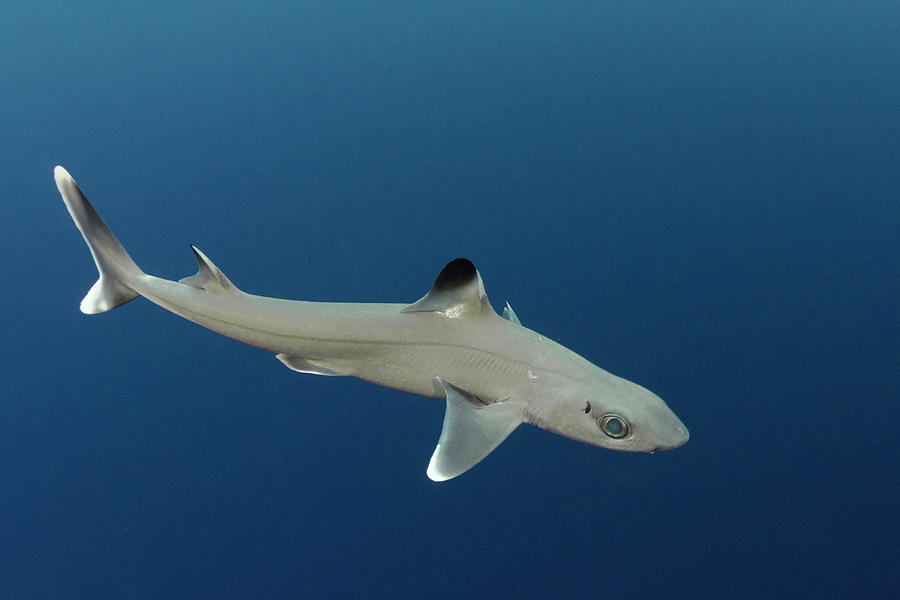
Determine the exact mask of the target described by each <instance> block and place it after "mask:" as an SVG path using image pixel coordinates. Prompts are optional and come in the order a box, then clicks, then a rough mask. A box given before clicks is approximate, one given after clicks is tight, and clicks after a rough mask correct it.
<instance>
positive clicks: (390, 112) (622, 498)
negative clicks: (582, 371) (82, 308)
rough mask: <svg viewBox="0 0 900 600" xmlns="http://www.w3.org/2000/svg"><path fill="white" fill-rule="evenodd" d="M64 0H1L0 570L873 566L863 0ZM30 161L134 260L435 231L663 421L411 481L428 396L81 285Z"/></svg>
mask: <svg viewBox="0 0 900 600" xmlns="http://www.w3.org/2000/svg"><path fill="white" fill-rule="evenodd" d="M10 4H11V6H10ZM78 4H81V5H86V6H81V7H80V8H75V7H74V5H73V3H64V2H58V3H25V2H13V3H8V4H7V5H5V8H3V9H0V81H2V85H0V152H2V162H0V165H2V173H3V178H2V182H3V187H4V190H3V194H2V198H3V205H4V207H5V209H6V210H5V217H4V218H3V219H2V220H0V235H2V239H3V249H4V251H3V252H2V254H0V265H2V277H3V285H2V286H0V294H2V306H3V307H4V309H5V318H4V319H3V320H2V327H3V331H2V343H3V346H4V347H3V356H4V357H5V369H4V377H3V392H2V401H0V540H2V542H0V597H2V598H103V597H108V598H179V597H180V598H197V597H215V598H262V597H353V596H356V597H398V596H404V595H405V596H407V597H433V598H445V597H447V598H449V597H473V596H474V597H501V596H503V597H511V596H513V597H533V598H547V597H553V596H555V597H559V596H564V597H571V598H581V597H602V598H619V597H622V596H623V595H626V594H627V595H628V597H647V598H650V597H654V598H712V597H731V598H741V597H744V598H776V597H781V598H787V597H793V598H796V597H810V598H812V597H815V598H827V597H836V598H853V597H859V598H888V597H897V596H898V594H900V570H898V562H897V557H898V552H900V547H898V546H900V543H898V539H900V511H898V508H897V501H898V499H900V475H898V451H900V441H898V421H900V409H898V400H900V384H898V372H900V350H898V341H900V314H898V312H900V311H898V305H897V303H898V300H897V299H898V296H900V242H898V240H900V166H898V165H900V160H898V159H900V104H898V98H900V62H898V57H900V36H898V35H897V23H898V22H900V5H898V4H897V3H896V2H887V1H883V2H882V1H871V2H849V1H835V2H824V3H823V2H793V1H787V2H785V1H778V2H775V1H773V2H756V3H725V2H718V1H716V2H691V3H668V2H666V3H664V2H650V3H631V2H619V3H613V2H587V1H585V2H576V1H568V0H563V1H555V2H547V3H534V2H529V3H525V2H453V3H426V2H335V1H334V0H330V1H328V2H315V3H307V2H295V3H293V2H254V3H237V2H224V3H223V2H181V3H163V5H161V6H160V5H157V3H131V2H125V3H113V2H104V3H99V2H85V3H78ZM16 5H19V6H16ZM251 5H252V6H251ZM55 164H62V165H64V166H65V167H66V168H68V169H69V170H70V171H71V172H72V174H73V175H74V176H75V178H76V179H77V180H78V182H79V183H80V184H81V186H82V188H83V189H84V190H85V192H86V193H87V195H88V197H89V198H91V199H92V201H93V202H94V205H95V206H96V208H97V209H98V211H99V212H100V213H101V214H102V215H103V217H104V218H105V219H106V221H107V222H108V223H109V224H110V226H111V227H112V229H113V230H114V231H115V232H116V234H117V235H118V237H119V239H120V240H122V242H123V244H124V245H125V246H126V247H127V248H128V249H129V251H130V252H131V254H132V256H133V257H134V258H135V260H136V261H137V262H138V263H139V264H140V265H141V266H142V268H143V269H144V270H145V271H147V272H149V273H153V274H156V275H160V276H164V277H167V278H172V279H178V278H180V277H183V276H185V275H188V274H191V273H192V272H193V271H194V270H195V264H194V261H193V258H192V256H191V253H190V251H189V248H188V245H187V244H188V243H195V244H197V245H198V246H199V247H200V248H202V249H203V250H204V251H205V252H206V253H207V254H208V255H209V256H210V257H211V258H212V259H213V260H214V261H215V262H216V263H217V264H218V265H219V266H220V267H221V268H222V269H223V270H224V271H225V273H226V274H228V276H229V277H230V278H231V279H232V281H234V282H235V283H236V284H237V285H238V286H240V287H241V288H242V289H245V290H248V291H252V292H255V293H260V294H265V295H273V296H280V297H287V298H299V299H310V300H344V301H396V302H403V301H413V300H415V299H417V298H419V297H420V296H421V295H422V294H423V293H424V292H425V291H426V290H427V288H428V286H429V285H430V283H431V281H432V280H433V278H434V276H435V275H436V274H437V272H438V271H439V270H440V268H441V267H442V266H443V265H444V263H446V262H447V261H448V260H450V259H452V258H454V257H456V256H466V257H469V258H471V259H472V260H473V261H474V262H475V264H476V265H477V266H478V267H479V269H480V271H481V274H482V276H483V277H484V281H485V285H486V288H487V292H488V294H489V296H490V298H491V299H492V302H493V304H494V306H495V307H498V306H500V307H502V305H503V302H504V301H505V300H509V301H510V302H511V303H512V304H513V306H514V307H515V309H516V311H517V312H518V314H519V316H520V317H521V319H522V321H523V323H524V324H525V325H527V326H529V327H531V328H533V329H535V330H537V331H540V332H542V333H543V334H545V335H547V336H549V337H551V338H554V339H556V340H559V341H560V342H562V343H563V344H565V345H567V346H569V347H570V348H572V349H573V350H576V351H577V352H579V353H581V354H583V355H585V356H586V357H588V358H590V359H591V360H593V361H594V362H596V363H597V364H599V365H600V366H602V367H604V368H606V369H608V370H610V371H612V372H614V373H616V374H618V375H621V376H624V377H627V378H629V379H632V380H635V381H637V382H639V383H641V384H643V385H645V386H647V387H649V388H650V389H652V390H654V391H655V392H657V393H658V394H659V395H660V396H662V397H663V398H664V399H666V401H667V402H668V404H669V405H670V406H671V407H672V408H673V409H674V410H675V411H676V412H677V413H678V415H679V416H680V417H681V418H682V420H683V421H684V422H685V423H686V424H687V426H688V427H689V428H690V430H691V435H692V437H691V441H690V442H689V443H688V445H687V446H685V447H683V448H680V449H677V450H673V451H670V452H662V453H658V454H655V455H652V456H649V455H634V454H627V453H617V452H611V451H607V450H601V449H598V448H594V447H590V446H587V445H583V444H577V443H574V442H572V441H570V440H567V439H564V438H562V437H559V436H555V435H552V434H550V433H548V432H545V431H541V430H538V429H536V428H532V427H521V428H520V429H518V430H517V431H516V432H515V433H514V434H513V435H512V436H511V437H510V438H509V439H508V440H507V441H506V442H505V443H504V444H503V445H502V446H500V448H499V449H498V450H497V451H495V452H494V453H493V454H492V455H491V456H489V457H488V458H487V459H486V460H485V461H484V462H482V463H481V464H479V465H478V466H477V467H475V468H474V469H473V470H471V471H470V472H468V473H466V474H465V475H463V476H462V477H460V478H458V479H455V480H452V481H449V482H446V483H443V484H435V483H433V482H431V481H429V480H428V479H427V478H426V476H425V467H426V465H427V462H428V458H429V457H430V455H431V452H432V450H433V448H434V444H435V442H436V440H437V437H438V435H439V432H440V427H441V421H442V417H443V405H442V403H441V402H438V401H435V400H431V399H424V398H419V397H415V396H411V395H408V394H404V393H401V392H398V391H394V390H389V389H383V388H379V387H376V386H373V385H370V384H367V383H364V382H361V381H357V380H354V379H346V378H324V377H313V376H302V375H298V374H296V373H293V372H291V371H289V370H288V369H286V368H284V367H283V366H282V365H281V364H280V363H279V362H278V361H277V360H275V358H274V357H273V356H271V355H269V354H267V353H265V352H262V351H260V350H257V349H255V348H251V347H247V346H242V345H240V344H237V343H235V342H233V341H231V340H228V339H225V338H222V337H219V336H216V335H215V334H212V333H210V332H208V331H206V330H203V329H201V328H199V327H196V326H194V325H191V324H189V323H187V322H185V321H182V320H180V319H178V318H176V317H174V316H172V315H171V314H168V313H166V312H164V311H161V310H159V309H158V308H156V307H155V306H153V305H151V304H150V303H148V302H146V301H143V300H138V301H135V302H133V303H131V304H128V305H126V306H124V307H122V308H120V309H117V310H114V311H112V312H109V313H106V314H103V315H97V316H92V317H88V316H84V315H82V314H80V313H79V312H78V303H79V301H80V299H81V297H82V296H83V295H84V293H86V291H87V290H88V288H89V287H90V285H91V284H92V283H93V282H94V279H95V277H96V273H95V270H94V267H93V264H92V262H91V260H90V256H89V254H88V251H87V249H86V248H85V247H84V245H83V243H82V241H81V238H80V236H79V235H78V233H77V231H76V230H75V228H74V227H73V226H72V223H71V221H70V219H69V217H68V215H67V213H66V211H65V209H64V207H63V205H62V202H61V201H60V199H59V196H58V194H57V191H56V189H55V186H54V184H53V181H52V177H51V169H52V167H53V165H55Z"/></svg>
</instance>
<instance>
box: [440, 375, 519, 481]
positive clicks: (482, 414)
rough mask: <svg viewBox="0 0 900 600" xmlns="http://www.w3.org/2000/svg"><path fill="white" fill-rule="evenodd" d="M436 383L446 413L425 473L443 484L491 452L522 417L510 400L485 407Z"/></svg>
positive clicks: (446, 384) (443, 383) (460, 391)
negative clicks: (443, 400) (442, 391)
mask: <svg viewBox="0 0 900 600" xmlns="http://www.w3.org/2000/svg"><path fill="white" fill-rule="evenodd" d="M437 380H438V382H439V383H440V384H441V386H442V387H443V388H444V394H445V395H446V396H447V411H446V413H444V425H443V427H442V428H441V437H440V439H438V443H437V447H436V448H435V449H434V454H432V456H431V460H430V461H429V463H428V471H427V474H428V478H429V479H431V480H432V481H446V480H447V479H452V478H453V477H456V476H457V475H461V474H463V473H465V472H466V471H468V470H469V469H471V468H472V467H474V466H475V465H477V464H478V463H479V462H481V461H482V460H483V459H484V457H486V456H487V455H488V454H490V453H491V452H493V451H494V449H495V448H496V447H497V446H499V445H500V444H501V443H502V442H503V440H505V439H506V438H507V437H508V436H509V434H510V433H512V432H513V430H514V429H515V428H516V427H518V426H519V425H520V424H521V423H522V421H523V414H522V407H521V406H518V405H516V404H513V403H512V401H510V400H505V401H501V402H494V403H493V404H485V403H484V402H483V401H482V400H481V399H480V398H478V397H477V396H475V395H473V394H470V393H469V392H467V391H465V390H463V389H461V388H458V387H456V386H455V385H453V384H452V383H450V382H448V381H445V380H444V379H443V378H441V377H438V378H437Z"/></svg>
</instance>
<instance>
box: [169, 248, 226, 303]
mask: <svg viewBox="0 0 900 600" xmlns="http://www.w3.org/2000/svg"><path fill="white" fill-rule="evenodd" d="M191 250H193V252H194V258H196V259H197V265H198V267H199V268H198V270H197V274H196V275H191V276H190V277H185V278H184V279H181V280H179V282H178V283H184V284H187V285H189V286H191V287H195V288H200V289H202V290H206V291H207V292H228V291H238V289H237V287H236V286H235V285H234V284H233V283H231V281H229V280H228V278H227V277H225V273H223V272H222V271H221V270H220V269H219V267H217V266H216V265H215V264H214V263H213V261H211V260H209V258H208V257H207V256H206V255H205V254H203V252H201V251H200V248H198V247H197V246H194V245H193V244H191Z"/></svg>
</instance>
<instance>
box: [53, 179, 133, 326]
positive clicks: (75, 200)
mask: <svg viewBox="0 0 900 600" xmlns="http://www.w3.org/2000/svg"><path fill="white" fill-rule="evenodd" d="M53 177H54V179H56V187H57V188H59V193H60V194H61V195H62V199H63V202H65V203H66V208H68V209H69V214H70V215H72V220H73V221H75V226H76V227H78V230H79V231H81V235H82V236H83V237H84V241H85V242H87V245H88V248H90V250H91V254H92V255H93V256H94V262H95V263H96V264H97V271H99V273H100V278H99V279H98V280H97V283H95V284H94V286H93V287H92V288H91V289H90V291H89V292H88V293H87V295H86V296H85V297H84V299H83V300H82V301H81V312H83V313H85V314H88V315H93V314H97V313H102V312H106V311H108V310H112V309H113V308H115V307H117V306H121V305H122V304H125V303H126V302H128V301H129V300H134V299H135V298H137V297H138V293H137V292H135V291H134V290H132V289H131V288H130V287H129V285H128V282H129V281H131V280H133V279H135V278H136V277H139V276H141V275H143V272H142V271H141V270H140V268H138V266H137V265H136V264H135V262H134V261H133V260H131V257H130V256H128V252H126V251H125V248H123V247H122V244H120V243H119V240H117V239H116V236H114V235H113V233H112V231H110V230H109V227H107V226H106V223H104V222H103V219H101V218H100V215H98V214H97V212H96V211H95V210H94V207H93V206H91V203H90V202H88V199H87V198H85V196H84V194H83V193H82V192H81V190H80V189H79V188H78V184H76V183H75V180H74V179H72V176H71V175H69V172H68V171H66V170H65V169H64V168H62V167H60V166H57V167H56V168H55V169H53Z"/></svg>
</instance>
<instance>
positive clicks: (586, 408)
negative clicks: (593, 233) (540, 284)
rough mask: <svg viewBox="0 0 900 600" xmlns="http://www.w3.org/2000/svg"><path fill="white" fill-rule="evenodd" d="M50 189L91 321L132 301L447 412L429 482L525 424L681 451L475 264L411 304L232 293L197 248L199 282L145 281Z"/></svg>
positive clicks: (658, 410) (88, 215)
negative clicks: (86, 270) (536, 326)
mask: <svg viewBox="0 0 900 600" xmlns="http://www.w3.org/2000/svg"><path fill="white" fill-rule="evenodd" d="M53 174H54V179H55V181H56V186H57V188H58V189H59V193H60V194H61V196H62V199H63V202H64V203H65V205H66V208H67V209H68V211H69V214H70V215H71V217H72V219H73V220H74V222H75V225H76V227H77V228H78V230H79V231H80V232H81V235H82V236H83V237H84V241H85V242H86V243H87V246H88V248H89V249H90V252H91V254H92V256H93V258H94V263H95V265H96V267H97V271H98V272H99V277H98V279H97V281H96V283H94V285H93V286H92V287H91V288H90V290H89V291H88V293H87V295H86V296H85V297H84V299H83V300H82V301H81V305H80V308H81V312H83V313H85V314H98V313H103V312H106V311H109V310H111V309H113V308H116V307H118V306H121V305H123V304H125V303H126V302H129V301H131V300H133V299H135V298H137V297H138V296H142V297H144V298H146V299H147V300H149V301H150V302H152V303H154V304H157V305H158V306H160V307H162V308H164V309H166V310H168V311H170V312H172V313H175V314H176V315H178V316H181V317H183V318H185V319H188V320H189V321H192V322H194V323H196V324H198V325H201V326H203V327H206V328H207V329H210V330H212V331H215V332H217V333H220V334H222V335H225V336H227V337H230V338H233V339H235V340H238V341H240V342H244V343H246V344H250V345H253V346H256V347H259V348H262V349H265V350H267V351H269V352H273V353H275V355H276V357H277V358H278V360H280V361H281V362H282V363H283V364H284V365H285V366H286V367H288V368H290V369H292V370H294V371H297V372H299V373H310V374H316V375H329V376H352V377H357V378H360V379H363V380H365V381H369V382H372V383H375V384H378V385H382V386H387V387H390V388H395V389H398V390H403V391H406V392H411V393H412V394H417V395H420V396H426V397H431V398H438V399H443V400H444V401H445V403H446V404H445V413H444V420H443V425H442V427H441V432H440V436H439V438H438V442H437V446H436V447H435V449H434V452H433V453H432V456H431V459H430V461H429V463H428V467H427V469H426V474H427V476H428V477H429V478H430V479H431V480H433V481H445V480H448V479H451V478H454V477H456V476H458V475H461V474H462V473H465V472H466V471H468V470H469V469H470V468H472V467H473V466H475V465H476V464H478V463H479V462H481V461H482V460H483V459H484V458H485V457H487V456H488V455H489V454H490V453H491V452H493V451H494V449H496V448H497V447H498V446H499V445H500V444H501V443H502V442H503V441H504V440H505V439H506V438H507V437H508V436H509V435H510V434H511V433H512V432H513V431H514V430H515V429H516V428H517V427H518V426H519V425H521V424H523V423H526V424H529V425H534V426H537V427H539V428H543V429H546V430H549V431H551V432H553V433H557V434H559V435H562V436H565V437H567V438H571V439H573V440H576V441H580V442H584V443H587V444H591V445H593V446H599V447H602V448H608V449H612V450H623V451H631V452H650V453H652V452H656V451H658V450H668V449H672V448H677V447H679V446H682V445H683V444H685V443H686V442H687V441H688V438H689V433H688V430H687V428H686V427H685V426H684V424H683V423H682V422H681V420H680V419H679V418H678V417H677V416H676V415H675V413H674V412H672V410H671V409H670V408H669V407H668V406H667V405H666V403H665V402H664V401H663V400H662V399H661V398H659V397H658V396H657V395H656V394H654V393H653V392H651V391H649V390H647V389H646V388H644V387H642V386H640V385H638V384H636V383H632V382H630V381H627V380H626V379H623V378H621V377H617V376H616V375H613V374H612V373H609V372H607V371H605V370H603V369H601V368H600V367H598V366H596V365H594V364H593V363H591V362H589V361H588V360H587V359H585V358H583V357H581V356H580V355H578V354H576V353H575V352H573V351H572V350H569V349H567V348H565V347H564V346H562V345H560V344H558V343H557V342H554V341H553V340H551V339H550V338H547V337H545V336H543V335H541V334H539V333H537V332H535V331H532V330H531V329H528V328H527V327H525V326H523V325H522V324H521V322H520V321H519V318H518V316H517V315H516V313H515V311H514V310H513V309H512V307H511V306H510V305H509V303H508V302H507V303H506V306H505V307H504V309H503V311H502V313H501V314H498V313H497V312H495V310H494V309H493V308H492V306H491V303H490V302H489V300H488V297H487V294H486V292H485V288H484V282H483V281H482V278H481V275H480V274H479V272H478V270H477V269H476V268H475V266H474V265H473V264H472V262H471V261H469V260H467V259H465V258H457V259H455V260H452V261H451V262H449V263H448V264H447V265H446V266H445V267H444V268H443V270H441V272H440V273H439V274H438V276H437V278H436V279H435V280H434V284H433V285H432V286H431V288H430V289H429V290H428V292H427V293H426V294H425V295H424V296H423V297H422V298H421V299H419V300H417V301H415V302H412V303H361V302H306V301H299V300H282V299H279V298H269V297H264V296H256V295H253V294H249V293H247V292H244V291H242V290H240V289H239V288H238V287H237V286H235V285H234V284H233V283H232V282H231V280H230V279H228V277H226V276H225V274H224V273H223V272H222V271H221V270H220V269H219V268H218V267H217V266H216V265H215V264H214V263H213V262H212V261H211V260H210V259H209V258H208V257H207V256H206V255H205V254H204V253H203V252H202V251H201V250H200V249H199V248H197V247H196V246H193V245H191V250H192V251H193V254H194V257H195V258H196V260H197V265H198V270H197V272H196V274H194V275H191V276H190V277H187V278H184V279H181V280H179V281H171V280H167V279H162V278H159V277H155V276H153V275H148V274H146V273H144V272H143V271H142V270H141V269H140V268H139V267H138V265H137V264H136V263H135V262H134V261H133V260H132V258H131V256H130V255H129V254H128V252H126V250H125V248H124V247H123V246H122V245H121V244H120V243H119V241H118V240H117V239H116V237H115V236H114V235H113V233H112V231H110V229H109V227H107V226H106V224H105V223H104V222H103V220H102V219H101V218H100V216H99V215H98V214H97V212H96V211H95V210H94V208H93V207H92V206H91V204H90V202H88V199H87V198H86V197H85V195H84V193H82V191H81V189H80V188H79V187H78V184H76V183H75V180H74V179H73V178H72V176H71V175H70V174H69V172H68V171H66V170H65V169H64V168H63V167H61V166H57V167H55V169H54V171H53Z"/></svg>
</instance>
